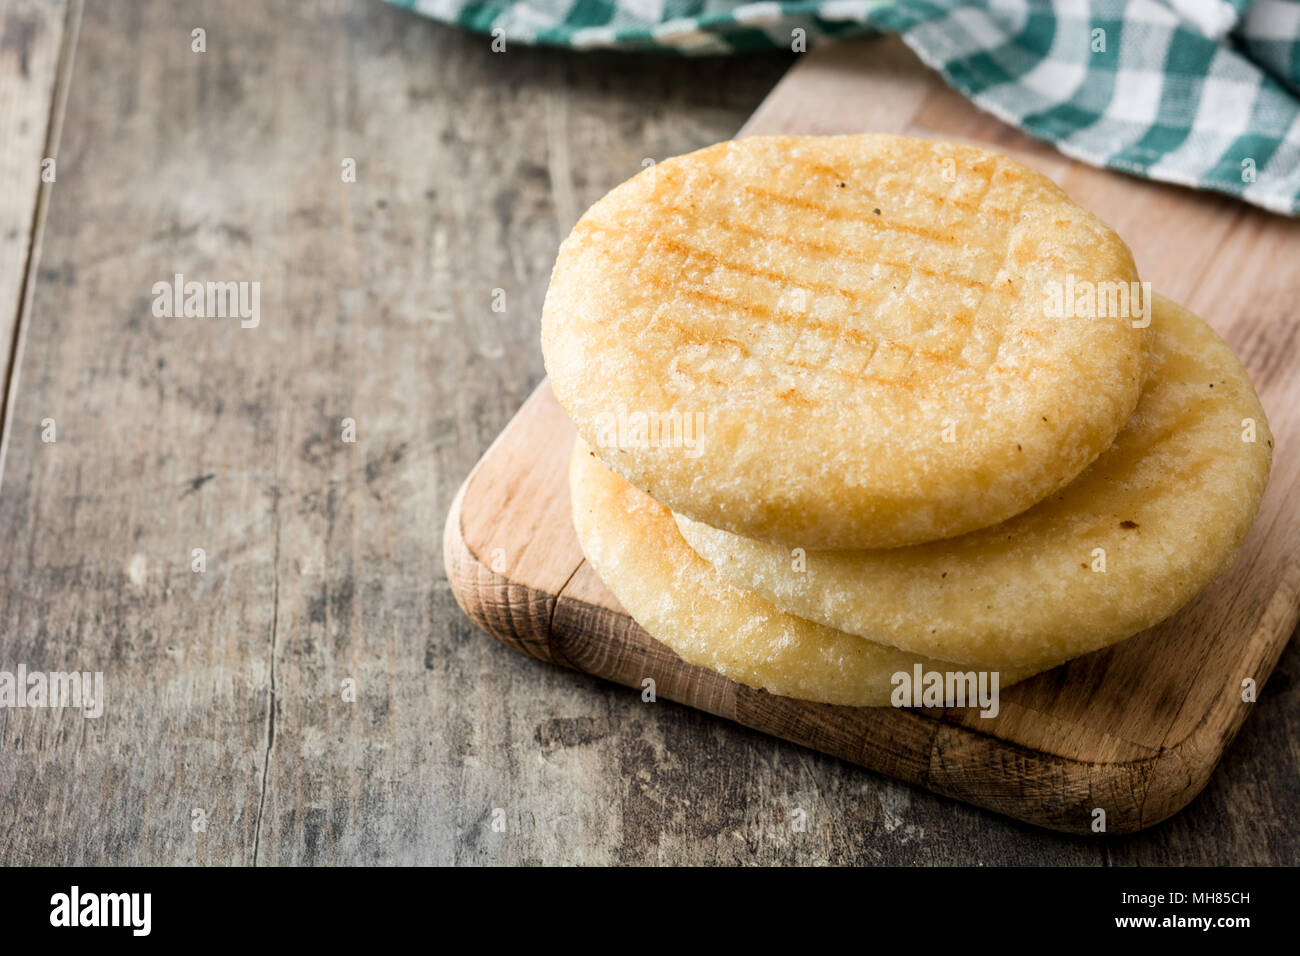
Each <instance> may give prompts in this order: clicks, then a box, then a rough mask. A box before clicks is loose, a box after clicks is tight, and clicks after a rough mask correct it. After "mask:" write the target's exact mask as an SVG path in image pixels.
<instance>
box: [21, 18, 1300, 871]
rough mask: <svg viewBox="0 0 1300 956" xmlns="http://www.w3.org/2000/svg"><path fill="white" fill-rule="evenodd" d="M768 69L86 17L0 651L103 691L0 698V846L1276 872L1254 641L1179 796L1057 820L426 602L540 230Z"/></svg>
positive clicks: (534, 353)
mask: <svg viewBox="0 0 1300 956" xmlns="http://www.w3.org/2000/svg"><path fill="white" fill-rule="evenodd" d="M196 27H204V28H205V29H206V31H207V52H206V53H204V54H195V53H192V52H191V50H190V42H191V41H190V31H191V30H193V29H194V28H196ZM787 62H788V61H787V60H786V59H785V58H782V57H771V58H747V59H743V60H733V61H712V62H703V63H695V62H682V61H679V60H661V59H654V58H642V57H619V56H604V55H601V56H582V55H575V54H567V53H562V52H555V51H532V50H525V49H511V50H510V51H509V52H508V53H506V54H501V55H494V54H492V53H491V52H490V51H489V50H488V47H487V43H486V41H485V39H484V38H482V37H478V36H473V35H469V34H465V33H461V32H458V31H455V30H450V29H446V28H443V27H440V26H438V25H435V24H431V23H427V22H424V21H421V20H419V19H417V18H414V17H412V16H410V15H408V14H405V13H403V12H401V11H398V10H394V9H390V8H388V7H385V6H384V5H382V4H376V3H370V2H356V3H354V4H339V3H327V4H313V3H300V2H293V0H282V2H275V3H269V4H266V5H257V4H242V3H235V2H227V3H223V4H218V5H212V4H206V5H200V4H197V3H190V2H175V0H170V2H166V0H149V2H140V3H134V4H90V5H88V7H87V9H86V11H85V15H84V18H83V20H82V24H81V31H80V36H79V38H78V41H77V49H76V60H75V69H74V71H73V74H72V84H71V89H70V96H69V100H68V106H67V113H66V118H65V120H64V129H63V140H62V145H61V148H60V150H59V154H58V161H59V165H58V182H57V184H56V185H55V186H54V187H53V189H52V190H51V204H50V208H49V213H48V218H47V221H46V232H45V240H44V248H43V250H42V252H41V255H40V260H39V263H38V272H37V275H36V282H35V295H34V299H33V301H32V303H31V312H30V315H29V317H28V320H27V323H26V332H25V334H26V347H25V351H24V354H23V356H22V365H21V378H20V389H19V392H18V395H17V399H16V401H15V402H14V404H13V406H12V407H11V409H10V411H9V414H10V418H11V423H12V439H11V445H10V449H9V458H8V462H7V464H6V473H5V475H4V484H3V489H2V490H0V540H2V541H3V542H4V544H3V551H0V554H2V555H3V559H2V563H0V668H12V667H13V666H16V665H17V664H18V663H19V662H21V663H25V664H26V665H27V666H28V667H29V668H31V669H39V668H44V669H48V670H55V669H70V668H73V667H75V668H78V669H83V670H102V671H104V673H105V681H106V685H107V688H106V689H107V693H106V697H107V704H106V712H105V714H104V716H103V717H102V718H99V719H98V720H86V719H83V718H82V717H80V716H78V715H76V714H74V713H71V712H59V711H53V710H45V711H36V710H11V709H4V710H0V795H2V796H3V799H0V862H4V863H93V862H108V863H189V862H200V863H252V862H257V863H361V862H406V863H418V862H430V863H434V862H438V863H470V862H484V863H487V862H505V863H527V862H547V863H554V862H623V861H633V862H821V861H831V862H846V863H847V862H856V863H871V862H896V863H945V862H984V863H999V862H1001V863H1013V862H1025V863H1040V862H1063V863H1089V864H1095V863H1105V862H1114V863H1145V864H1158V863H1178V862H1239V863H1246V862H1295V860H1296V855H1297V854H1296V836H1295V832H1294V827H1293V826H1292V825H1291V823H1290V820H1291V818H1292V816H1293V815H1294V813H1295V810H1296V808H1297V805H1298V804H1300V775H1298V774H1297V760H1298V755H1297V750H1300V743H1298V741H1297V734H1296V728H1295V723H1294V715H1295V713H1296V709H1297V703H1300V697H1298V695H1300V690H1297V689H1296V686H1295V681H1294V678H1295V676H1296V674H1297V671H1300V653H1298V652H1297V648H1296V647H1294V646H1292V647H1291V648H1289V650H1288V651H1287V653H1286V654H1285V655H1284V656H1283V658H1282V660H1281V662H1280V664H1279V666H1278V669H1277V671H1276V672H1275V673H1274V675H1273V677H1272V679H1271V680H1270V682H1269V684H1268V687H1267V692H1266V693H1265V695H1264V697H1263V699H1262V700H1261V702H1260V703H1259V704H1258V705H1257V709H1256V711H1255V713H1254V715H1253V717H1252V718H1251V720H1250V721H1248V722H1247V724H1246V727H1245V730H1244V731H1243V733H1242V734H1241V736H1240V737H1239V738H1238V740H1237V742H1236V743H1235V744H1234V745H1233V747H1232V748H1231V749H1230V750H1229V752H1228V755H1227V757H1226V758H1225V761H1224V765H1223V767H1222V768H1221V770H1220V772H1219V773H1217V774H1216V775H1215V777H1214V778H1213V780H1212V781H1211V784H1210V786H1209V788H1208V789H1207V791H1206V792H1205V794H1203V795H1202V796H1201V797H1200V798H1199V799H1198V800H1197V801H1196V802H1195V803H1194V804H1193V805H1192V806H1191V807H1190V808H1189V809H1188V810H1187V811H1185V812H1184V813H1182V814H1180V815H1179V816H1178V817H1176V818H1175V819H1174V820H1172V821H1170V822H1169V823H1168V824H1164V825H1162V826H1160V827H1158V828H1156V829H1155V830H1152V831H1149V832H1148V833H1146V834H1144V835H1141V836H1139V837H1136V838H1128V839H1120V838H1107V839H1103V840H1097V839H1095V838H1070V837H1059V836H1056V835H1053V834H1048V833H1044V832H1041V831H1037V830H1034V829H1032V828H1030V827H1028V826H1024V825H1020V824H1016V823H1014V822H1011V821H1008V820H1006V819H1003V818H1000V817H996V816H993V815H990V814H988V813H985V812H982V811H979V810H975V809H973V808H970V807H966V806H963V805H961V804H958V803H955V802H953V801H950V800H947V799H944V798H940V797H936V796H933V795H930V794H927V793H925V792H924V791H920V790H917V789H914V788H911V787H908V786H906V785H903V784H897V783H894V782H891V781H889V780H887V779H884V778H882V777H879V776H876V775H873V774H870V773H867V772H863V771H861V770H859V769H857V768H854V767H851V766H849V765H847V764H845V763H842V762H840V761H837V760H834V759H832V758H828V757H824V756H821V755H818V754H816V753H814V752H811V751H808V750H805V749H803V748H799V747H796V746H793V745H790V744H785V743H782V742H780V741H777V740H775V739H773V738H770V737H767V736H765V735H762V734H758V733H756V732H752V731H747V730H744V729H743V728H738V727H736V726H734V725H731V724H728V723H725V722H723V721H719V720H717V719H715V718H712V717H709V716H707V715H704V714H700V713H697V712H694V711H690V710H688V709H686V708H682V707H677V706H675V705H672V704H666V703H660V704H658V705H656V706H654V707H648V706H646V705H644V704H642V702H641V700H640V697H639V696H638V695H637V694H635V693H631V692H629V691H626V690H623V689H620V688H616V687H613V686H611V685H608V684H605V683H602V682H600V681H597V680H595V679H592V678H588V677H584V676H582V675H580V674H575V673H573V672H570V671H565V670H561V669H559V668H552V667H545V666H542V665H539V664H537V663H536V662H535V661H531V660H529V659H527V658H525V657H523V656H521V655H519V654H516V653H514V652H513V651H511V650H509V649H507V648H505V647H503V646H501V645H499V644H498V643H497V642H495V641H492V640H491V639H489V638H486V637H485V636H484V635H483V634H482V633H481V632H480V631H478V630H477V629H476V628H475V627H473V625H471V624H470V623H469V622H468V621H467V620H466V619H465V618H464V616H463V615H462V614H461V613H460V611H459V609H458V608H457V607H456V605H455V602H454V600H453V598H452V596H451V594H450V592H449V590H448V586H447V583H446V581H445V579H444V578H443V575H442V569H441V555H440V548H439V538H440V533H441V530H442V529H441V524H442V520H443V516H444V514H445V512H446V508H447V506H448V505H449V504H450V501H451V498H452V496H453V495H454V493H455V490H456V488H457V487H458V485H459V484H460V482H461V480H462V479H463V478H464V476H465V474H466V473H467V472H468V470H469V468H470V466H471V465H472V464H473V463H474V461H475V460H476V459H477V458H478V457H479V455H480V454H481V453H482V452H483V450H484V449H485V448H486V447H487V445H488V443H489V442H490V441H491V439H492V438H493V436H495V435H496V434H497V433H498V432H499V431H500V430H501V428H502V427H503V426H504V425H505V423H506V422H507V421H508V420H509V419H510V417H511V416H512V415H513V414H514V412H515V411H516V410H517V408H518V407H519V406H520V405H521V404H522V402H523V400H524V398H525V397H526V396H527V395H528V394H529V392H530V391H531V390H532V388H533V387H534V386H535V385H536V383H537V382H538V381H539V380H540V378H541V361H540V355H539V352H538V347H537V342H536V336H537V326H536V317H537V314H538V312H539V309H540V305H541V300H542V295H543V293H544V291H545V286H546V281H547V278H548V275H549V271H550V266H551V262H552V259H553V256H554V250H555V246H556V245H557V243H558V241H559V240H560V238H561V237H562V236H563V235H564V233H565V232H567V230H568V228H569V226H570V225H571V224H572V222H573V221H574V220H575V219H576V218H577V216H578V214H579V213H580V212H581V210H582V209H583V208H585V206H586V205H587V204H588V203H590V202H592V201H594V200H595V199H596V198H598V197H599V196H600V195H601V194H602V193H603V192H605V191H606V190H607V189H608V188H610V187H611V186H613V185H614V184H616V183H617V182H619V181H621V180H622V179H624V178H626V176H628V175H629V174H630V173H632V172H634V171H635V170H636V169H637V168H639V166H640V164H641V161H642V159H643V158H662V157H664V156H667V155H672V154H675V153H679V152H683V151H686V150H688V149H691V148H693V147H696V146H699V145H704V144H706V143H709V142H712V141H715V140H717V139H720V138H725V137H726V136H728V135H731V134H732V133H733V132H734V131H735V130H736V129H737V128H738V127H739V126H740V125H741V124H742V122H743V121H744V119H745V117H746V116H747V115H748V113H749V112H750V111H752V110H753V108H754V107H755V106H756V105H757V103H758V102H759V101H760V99H761V98H762V96H763V94H764V93H765V92H766V91H767V89H768V88H769V87H770V86H771V85H772V83H773V82H774V81H775V80H776V79H777V77H778V76H779V74H780V73H781V72H782V70H783V69H784V67H785V65H786V63H787ZM4 148H6V149H7V148H8V144H7V143H6V144H4ZM346 157H351V158H354V159H356V161H357V180H358V181H357V182H356V183H354V184H344V183H342V182H341V181H340V164H341V163H342V161H343V160H344V158H346ZM1229 214H1231V212H1229ZM1121 225H1122V224H1121ZM175 272H183V273H185V274H186V275H187V276H189V277H191V278H198V279H201V280H209V279H212V280H234V281H241V280H242V281H260V282H261V283H262V293H261V294H262V299H261V311H262V318H261V324H260V326H259V327H258V328H257V329H250V330H241V329H239V328H238V324H237V322H232V321H231V320H196V319H189V320H186V319H162V318H156V317H154V316H153V314H152V313H151V310H150V304H151V299H152V295H151V291H150V290H151V288H152V284H153V283H154V282H157V281H164V280H166V279H168V278H169V277H170V276H172V275H173V274H174V273H175ZM498 288H499V289H504V290H505V292H506V297H507V298H506V300H507V303H508V305H507V309H506V311H505V312H504V313H494V312H493V311H492V310H491V304H492V296H493V290H494V289H498ZM47 417H49V418H54V419H55V420H56V422H57V427H58V431H57V437H58V440H57V441H56V442H55V443H53V444H46V443H42V442H41V440H40V431H41V426H40V422H41V420H42V419H44V418H47ZM345 417H351V418H354V419H355V420H356V422H357V439H358V440H357V442H356V443H355V444H347V443H344V442H342V441H341V440H340V433H341V419H343V418H345ZM196 547H202V548H205V549H206V552H207V556H208V559H207V560H208V564H207V567H208V570H207V571H206V572H205V573H203V574H194V573H193V572H192V571H191V570H190V562H191V550H192V549H193V548H196ZM348 678H351V679H354V680H356V681H357V699H356V701H355V702H354V703H348V702H345V701H344V700H343V699H342V696H341V694H340V688H341V685H342V682H343V680H345V679H348ZM795 807H802V808H803V809H805V810H806V811H807V812H808V823H809V825H808V831H807V832H806V833H803V834H797V835H796V834H792V833H791V832H790V829H789V826H788V814H789V812H790V811H791V810H792V809H794V808H795ZM196 808H197V809H202V810H203V811H204V812H205V814H206V820H207V825H206V829H205V830H203V831H201V832H195V830H194V828H193V826H192V822H193V816H192V814H193V811H194V810H195V809H196ZM494 808H500V809H501V810H502V811H503V812H504V817H505V819H506V821H507V824H508V826H507V832H505V833H495V832H493V831H492V829H491V827H490V821H491V818H492V811H493V809H494Z"/></svg>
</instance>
